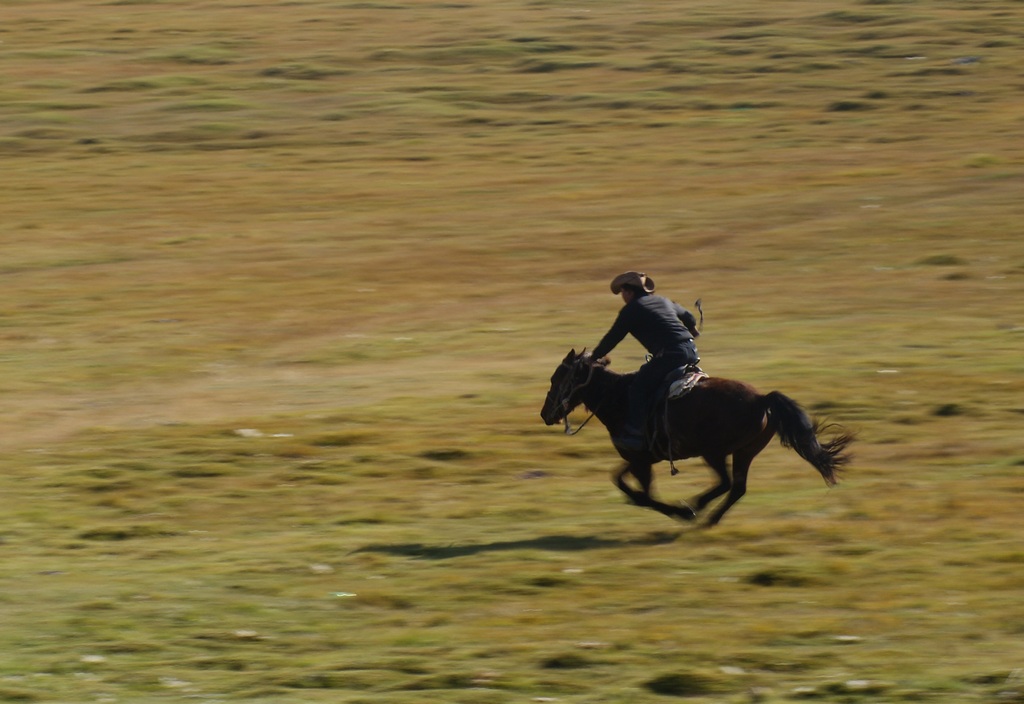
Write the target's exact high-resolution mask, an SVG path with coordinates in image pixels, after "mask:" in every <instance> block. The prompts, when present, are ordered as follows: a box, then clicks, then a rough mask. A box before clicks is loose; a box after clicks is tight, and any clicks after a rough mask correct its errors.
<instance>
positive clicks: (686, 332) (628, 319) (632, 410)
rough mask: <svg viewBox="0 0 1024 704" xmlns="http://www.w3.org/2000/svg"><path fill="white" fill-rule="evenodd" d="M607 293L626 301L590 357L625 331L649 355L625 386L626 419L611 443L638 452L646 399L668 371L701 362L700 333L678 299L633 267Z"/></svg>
mask: <svg viewBox="0 0 1024 704" xmlns="http://www.w3.org/2000/svg"><path fill="white" fill-rule="evenodd" d="M611 289H612V293H614V294H616V295H619V294H621V295H622V300H623V301H624V302H625V304H626V305H624V306H623V307H622V309H621V310H620V311H619V314H618V317H617V318H616V319H615V322H614V323H613V324H612V327H611V329H609V330H608V332H607V334H605V336H604V337H603V338H602V339H601V341H600V342H599V343H598V344H597V347H595V348H594V351H593V359H595V360H597V359H601V358H602V357H604V356H606V355H607V354H608V353H609V352H611V351H612V350H613V349H614V348H615V346H616V345H617V344H619V343H620V342H622V340H623V339H624V338H625V337H626V335H627V334H628V335H632V336H633V337H635V338H636V340H637V341H638V342H639V343H640V344H641V345H643V346H644V348H645V349H646V350H647V351H648V352H649V353H650V355H651V357H650V360H649V361H648V362H647V363H646V364H644V365H642V366H641V367H640V369H639V370H638V371H637V373H636V376H635V377H634V379H633V382H632V384H631V385H630V388H629V419H628V421H627V423H626V426H625V428H624V429H623V431H622V433H621V434H620V435H618V436H617V437H615V438H613V442H614V443H615V444H616V445H617V446H618V447H620V448H622V449H624V450H627V451H637V450H643V449H644V448H645V446H646V438H645V433H644V429H645V426H646V419H647V414H648V411H649V409H650V405H651V402H652V400H653V398H654V395H655V393H656V392H657V390H658V387H659V386H660V385H661V383H662V382H663V381H664V380H665V378H666V377H667V376H668V374H670V373H671V372H672V371H673V370H675V369H678V368H680V367H685V366H687V365H696V364H697V363H698V362H699V361H700V357H699V356H697V347H696V344H695V343H694V338H696V337H698V336H700V332H699V331H698V330H697V319H696V317H694V315H693V313H691V312H690V311H688V310H686V309H685V308H683V307H682V306H680V305H679V304H678V303H675V302H674V301H671V300H669V299H667V298H664V297H662V296H656V295H654V290H655V289H654V280H653V279H651V278H650V277H649V276H647V275H646V274H643V273H640V272H637V271H627V272H626V273H624V274H620V275H619V276H616V277H615V278H614V279H613V280H612V283H611Z"/></svg>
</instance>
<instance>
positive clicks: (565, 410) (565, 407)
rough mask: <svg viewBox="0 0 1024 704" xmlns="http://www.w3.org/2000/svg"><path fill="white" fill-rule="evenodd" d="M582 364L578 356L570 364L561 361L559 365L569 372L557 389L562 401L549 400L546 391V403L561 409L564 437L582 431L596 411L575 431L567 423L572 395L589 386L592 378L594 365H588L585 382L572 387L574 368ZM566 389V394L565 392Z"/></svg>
mask: <svg viewBox="0 0 1024 704" xmlns="http://www.w3.org/2000/svg"><path fill="white" fill-rule="evenodd" d="M583 363H584V362H583V356H582V355H580V356H579V357H577V358H576V359H575V360H573V362H572V364H570V363H568V362H565V361H563V362H562V364H561V365H560V366H562V367H565V368H567V369H568V370H569V373H568V374H567V375H566V377H565V379H563V380H562V383H561V384H560V385H559V387H558V396H559V397H560V398H561V399H562V400H561V401H555V400H554V399H553V398H551V391H550V390H549V391H548V397H547V398H548V402H549V403H551V404H552V405H554V406H560V407H561V408H562V422H563V423H564V424H565V434H566V435H575V434H576V433H578V432H580V431H581V430H583V426H585V425H586V424H587V423H589V422H590V419H591V418H593V417H594V413H596V409H595V410H593V411H591V412H590V415H589V416H587V419H586V420H585V421H583V422H582V423H580V425H579V427H578V428H576V429H575V430H573V429H572V424H571V423H570V422H569V401H570V399H572V397H573V395H574V394H575V393H576V392H577V391H579V390H580V389H584V388H586V387H587V386H589V385H590V381H591V380H592V379H593V378H594V365H593V364H589V365H587V366H588V367H589V371H588V372H587V379H586V381H584V382H583V383H582V384H575V385H574V379H575V377H576V373H575V372H576V368H577V367H578V366H579V365H580V364H583ZM567 389H568V392H566V390H567Z"/></svg>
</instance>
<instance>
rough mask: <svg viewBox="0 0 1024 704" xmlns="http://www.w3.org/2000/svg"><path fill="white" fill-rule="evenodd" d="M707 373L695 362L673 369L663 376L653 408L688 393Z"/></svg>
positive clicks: (706, 376)
mask: <svg viewBox="0 0 1024 704" xmlns="http://www.w3.org/2000/svg"><path fill="white" fill-rule="evenodd" d="M707 378H708V375H707V374H705V373H704V370H703V369H701V368H700V367H698V366H697V365H696V364H687V365H686V366H685V367H679V368H678V369H673V370H672V371H671V372H669V373H668V376H666V377H665V381H663V382H662V384H661V388H660V389H659V390H658V394H657V396H656V397H655V398H654V404H653V406H654V408H657V407H659V406H660V405H662V404H663V403H666V402H668V401H674V400H675V399H677V398H682V397H683V396H685V395H686V394H688V393H690V392H691V391H692V390H693V388H694V387H695V386H697V384H699V383H700V382H701V381H703V380H704V379H707Z"/></svg>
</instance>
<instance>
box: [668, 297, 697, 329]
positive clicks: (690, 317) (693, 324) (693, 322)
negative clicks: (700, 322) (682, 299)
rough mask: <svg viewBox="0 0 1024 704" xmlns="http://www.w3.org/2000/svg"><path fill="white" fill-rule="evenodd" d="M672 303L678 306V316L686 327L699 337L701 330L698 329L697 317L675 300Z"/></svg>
mask: <svg viewBox="0 0 1024 704" xmlns="http://www.w3.org/2000/svg"><path fill="white" fill-rule="evenodd" d="M672 305H674V306H675V307H676V316H677V317H678V318H679V319H680V320H682V321H683V325H685V326H686V329H687V330H689V331H690V334H691V335H693V336H694V337H699V336H700V332H699V331H698V330H697V317H696V316H695V315H694V314H693V313H691V312H690V311H688V310H686V309H685V308H683V307H682V306H681V305H679V304H678V303H676V302H675V301H672Z"/></svg>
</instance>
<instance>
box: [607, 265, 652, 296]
mask: <svg viewBox="0 0 1024 704" xmlns="http://www.w3.org/2000/svg"><path fill="white" fill-rule="evenodd" d="M623 286H634V287H636V288H638V289H640V290H641V291H645V292H647V293H654V279H652V278H651V277H649V276H647V274H642V273H640V272H639V271H627V272H626V273H625V274H619V275H618V276H616V277H615V278H614V279H612V293H614V294H616V295H618V294H620V293H622V287H623Z"/></svg>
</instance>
